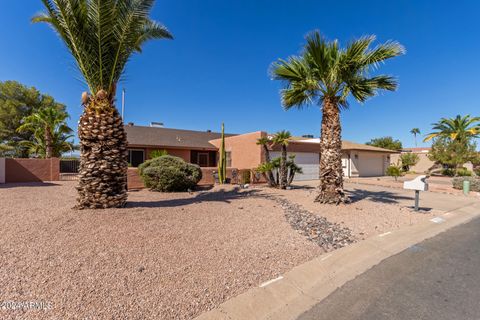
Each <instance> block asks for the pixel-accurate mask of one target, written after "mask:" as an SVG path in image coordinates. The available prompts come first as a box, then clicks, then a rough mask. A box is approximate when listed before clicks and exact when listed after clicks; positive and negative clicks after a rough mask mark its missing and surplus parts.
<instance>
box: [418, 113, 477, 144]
mask: <svg viewBox="0 0 480 320" xmlns="http://www.w3.org/2000/svg"><path fill="white" fill-rule="evenodd" d="M432 126H433V130H434V131H433V132H432V133H430V134H428V135H427V136H426V137H425V139H424V140H423V141H424V142H426V141H429V140H431V139H433V138H437V137H439V138H447V139H450V140H452V141H457V142H460V143H462V144H466V143H467V142H468V141H469V140H470V139H471V138H477V137H478V136H479V135H480V117H470V115H466V116H464V117H462V116H460V115H457V116H456V117H455V118H441V119H440V121H438V122H436V123H434V124H432Z"/></svg>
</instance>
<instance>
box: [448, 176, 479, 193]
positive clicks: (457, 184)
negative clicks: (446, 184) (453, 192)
mask: <svg viewBox="0 0 480 320" xmlns="http://www.w3.org/2000/svg"><path fill="white" fill-rule="evenodd" d="M465 180H468V181H470V190H471V191H476V192H480V179H479V178H475V177H458V178H453V180H452V184H453V188H455V189H459V190H462V189H463V181H465Z"/></svg>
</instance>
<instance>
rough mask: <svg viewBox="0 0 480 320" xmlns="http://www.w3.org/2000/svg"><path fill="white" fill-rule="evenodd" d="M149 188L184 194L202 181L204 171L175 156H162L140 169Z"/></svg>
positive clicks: (142, 165) (149, 161)
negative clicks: (183, 192)
mask: <svg viewBox="0 0 480 320" xmlns="http://www.w3.org/2000/svg"><path fill="white" fill-rule="evenodd" d="M138 170H139V173H140V176H141V177H142V178H143V182H144V184H145V186H146V187H147V188H150V189H151V190H154V191H161V192H182V191H187V190H188V189H192V188H193V187H195V186H196V185H197V183H198V182H199V181H200V180H201V179H202V170H200V167H199V166H197V165H195V164H190V163H186V162H185V161H183V159H181V158H178V157H173V156H160V157H158V158H154V159H151V160H148V161H145V162H144V163H142V164H141V165H140V166H139V167H138Z"/></svg>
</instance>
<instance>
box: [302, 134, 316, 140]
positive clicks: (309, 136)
mask: <svg viewBox="0 0 480 320" xmlns="http://www.w3.org/2000/svg"><path fill="white" fill-rule="evenodd" d="M302 138H309V139H313V134H304V135H303V136H302Z"/></svg>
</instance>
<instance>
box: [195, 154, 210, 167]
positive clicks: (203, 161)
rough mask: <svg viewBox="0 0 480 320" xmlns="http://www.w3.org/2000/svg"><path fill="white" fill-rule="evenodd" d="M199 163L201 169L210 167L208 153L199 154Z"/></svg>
mask: <svg viewBox="0 0 480 320" xmlns="http://www.w3.org/2000/svg"><path fill="white" fill-rule="evenodd" d="M197 163H198V165H199V166H200V167H208V152H199V153H198V159H197Z"/></svg>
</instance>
